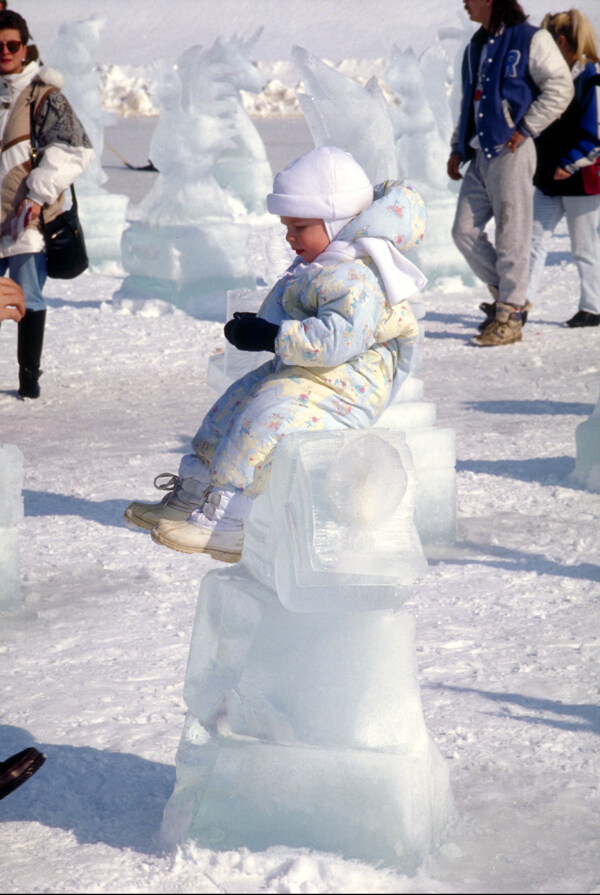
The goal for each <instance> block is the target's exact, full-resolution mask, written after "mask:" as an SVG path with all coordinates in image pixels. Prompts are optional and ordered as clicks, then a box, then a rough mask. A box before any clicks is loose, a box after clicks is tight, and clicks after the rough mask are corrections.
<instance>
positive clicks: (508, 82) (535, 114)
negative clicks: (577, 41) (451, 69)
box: [452, 22, 573, 161]
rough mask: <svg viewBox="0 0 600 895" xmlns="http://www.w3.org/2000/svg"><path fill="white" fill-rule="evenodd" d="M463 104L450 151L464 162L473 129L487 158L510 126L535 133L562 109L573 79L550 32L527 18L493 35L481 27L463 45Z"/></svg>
mask: <svg viewBox="0 0 600 895" xmlns="http://www.w3.org/2000/svg"><path fill="white" fill-rule="evenodd" d="M484 48H485V51H486V56H485V58H484V60H483V69H482V76H483V81H482V88H483V89H482V95H481V97H480V101H479V109H478V120H477V122H476V121H475V120H474V105H473V101H474V98H475V90H476V88H477V80H478V71H479V63H480V59H481V55H482V52H483V50H484ZM462 84H463V91H462V103H461V110H460V118H459V122H458V126H457V128H456V131H455V133H454V135H453V139H452V150H453V152H458V153H460V155H461V156H462V158H463V159H464V160H465V161H466V160H467V159H470V158H472V157H473V155H474V150H473V148H472V147H471V146H470V145H469V143H470V141H471V139H472V138H473V136H474V135H475V133H476V132H477V135H478V137H479V142H480V146H481V149H482V151H483V153H484V154H485V156H486V157H487V158H495V157H496V156H498V155H499V154H500V153H501V152H502V150H503V149H504V148H505V146H506V143H507V141H508V140H509V138H510V137H511V135H512V134H513V133H514V131H515V130H518V131H520V132H521V133H522V134H524V135H525V136H530V137H536V136H537V135H538V134H539V133H541V131H542V130H544V129H545V128H546V127H548V125H550V124H551V123H552V122H553V121H554V120H555V119H556V118H558V117H559V115H560V114H561V113H562V112H563V111H564V110H565V109H566V107H567V106H568V104H569V102H570V100H571V98H572V96H573V84H572V78H571V74H570V72H569V68H568V66H567V64H566V62H565V60H564V59H563V57H562V55H561V53H560V50H559V49H558V47H557V46H556V44H555V43H554V40H553V38H552V37H551V35H550V34H549V33H548V32H547V31H545V30H543V29H540V28H536V27H534V26H533V25H529V24H527V23H526V22H524V23H522V24H520V25H513V26H511V27H504V28H502V29H501V30H500V32H498V33H497V34H495V35H492V34H490V33H489V32H488V31H486V30H485V29H484V28H480V29H479V30H478V31H477V32H476V33H475V34H474V36H473V38H472V39H471V41H470V43H469V45H468V46H467V48H466V50H465V53H464V56H463V64H462Z"/></svg>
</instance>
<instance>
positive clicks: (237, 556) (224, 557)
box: [150, 530, 242, 563]
mask: <svg viewBox="0 0 600 895" xmlns="http://www.w3.org/2000/svg"><path fill="white" fill-rule="evenodd" d="M150 536H151V538H152V540H153V541H154V542H155V543H157V544H161V545H162V546H163V547H169V548H170V549H171V550H177V552H178V553H208V555H209V556H211V557H212V558H213V559H218V560H220V561H221V562H230V563H234V562H239V561H240V560H241V558H242V554H241V553H224V552H222V551H221V550H214V549H208V548H207V549H206V550H203V549H201V548H198V547H182V546H181V544H175V543H174V542H173V541H169V539H168V538H165V537H164V536H163V535H161V534H160V533H159V532H156V531H154V530H152V531H151V532H150Z"/></svg>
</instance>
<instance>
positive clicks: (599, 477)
mask: <svg viewBox="0 0 600 895" xmlns="http://www.w3.org/2000/svg"><path fill="white" fill-rule="evenodd" d="M575 447H576V458H575V469H574V470H573V472H572V473H571V480H572V481H573V482H575V483H576V484H578V485H582V486H583V487H584V488H587V490H588V491H600V395H599V396H598V400H597V402H596V406H595V407H594V409H593V411H592V414H591V416H590V417H589V419H587V420H584V421H583V422H582V423H579V425H578V426H577V428H576V429H575Z"/></svg>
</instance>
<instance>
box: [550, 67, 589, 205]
mask: <svg viewBox="0 0 600 895" xmlns="http://www.w3.org/2000/svg"><path fill="white" fill-rule="evenodd" d="M577 66H578V68H579V69H580V71H579V74H576V77H575V81H574V86H575V96H574V97H573V100H572V101H571V104H570V105H569V108H568V109H567V110H566V112H564V113H563V114H562V115H561V117H560V118H559V119H558V121H555V122H554V124H552V125H551V126H550V127H549V128H548V129H547V130H545V131H544V132H543V133H542V134H540V136H539V137H538V139H537V140H536V141H535V145H536V149H537V155H538V164H537V170H536V173H535V179H534V183H535V185H536V186H537V187H538V189H541V190H542V192H544V193H546V194H547V195H549V196H584V195H586V194H587V193H589V189H586V188H585V187H584V183H583V176H582V171H583V170H584V169H585V168H586V167H589V166H590V165H591V164H593V163H594V162H596V160H597V159H598V158H600V63H597V62H587V63H586V64H585V66H581V65H580V63H577ZM573 73H574V74H575V73H576V69H573ZM557 167H560V168H564V169H565V171H568V172H569V173H570V174H571V177H569V178H568V180H554V179H553V177H554V172H555V170H556V168H557Z"/></svg>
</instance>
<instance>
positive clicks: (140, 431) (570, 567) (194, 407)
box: [0, 0, 600, 893]
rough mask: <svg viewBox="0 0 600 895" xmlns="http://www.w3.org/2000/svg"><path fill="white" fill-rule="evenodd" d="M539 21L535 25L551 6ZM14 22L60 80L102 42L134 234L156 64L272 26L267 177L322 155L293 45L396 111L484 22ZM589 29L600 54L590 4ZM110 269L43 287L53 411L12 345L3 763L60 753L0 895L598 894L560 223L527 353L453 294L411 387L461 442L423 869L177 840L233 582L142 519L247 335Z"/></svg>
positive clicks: (154, 7) (112, 13)
mask: <svg viewBox="0 0 600 895" xmlns="http://www.w3.org/2000/svg"><path fill="white" fill-rule="evenodd" d="M12 5H13V4H11V6H12ZM524 5H525V7H526V9H527V11H528V12H530V13H531V18H532V21H534V22H538V21H539V20H540V19H541V17H542V15H543V13H544V12H546V11H547V7H546V6H545V4H543V3H541V2H539V0H535V2H534V0H531V2H529V3H525V4H524ZM14 6H15V7H16V8H18V10H19V11H20V12H22V14H23V15H24V16H25V17H26V18H27V20H28V22H29V24H30V27H31V30H32V32H33V35H34V37H35V38H36V41H37V43H38V45H39V46H40V49H41V51H42V56H44V55H47V56H48V58H50V57H51V51H52V47H53V46H55V42H56V40H57V37H58V34H59V28H60V25H61V23H63V22H70V23H72V22H74V21H76V20H80V19H85V18H87V17H88V16H96V15H100V16H102V17H103V18H104V19H105V20H106V22H105V24H104V27H103V28H102V29H101V31H100V36H99V55H100V56H101V61H100V62H99V65H98V68H97V70H96V76H97V78H98V80H99V82H100V84H101V87H100V89H101V95H102V102H103V106H104V109H105V112H106V114H107V116H109V117H107V124H108V126H107V127H106V130H105V133H104V147H103V151H102V154H101V163H102V169H103V172H104V175H105V176H106V181H105V182H104V184H103V187H102V188H103V189H105V190H107V191H108V192H110V194H111V195H112V196H114V197H123V196H127V197H128V202H129V204H128V206H127V219H128V221H129V222H132V223H133V222H136V221H139V220H140V217H141V214H142V212H143V205H141V203H142V201H143V199H144V198H145V197H146V196H147V195H148V194H149V192H150V191H151V188H152V186H153V184H154V183H155V181H156V176H157V175H156V174H155V173H154V172H151V171H144V170H135V169H134V167H140V168H141V167H142V166H143V165H144V164H145V163H146V162H147V160H148V157H149V154H150V146H151V140H152V135H153V133H154V131H155V128H156V126H157V122H158V119H157V116H156V111H157V110H156V108H155V107H154V106H153V100H152V97H151V92H150V89H149V84H150V81H151V79H152V77H153V73H155V71H156V67H155V64H156V62H157V60H158V59H160V58H161V57H167V59H169V60H170V61H171V62H173V61H175V60H176V59H177V58H178V57H179V56H180V55H181V53H183V52H184V51H185V50H186V49H187V47H188V46H191V45H192V44H195V43H198V44H202V45H205V46H210V45H211V44H212V43H213V42H214V41H215V40H216V39H217V38H218V37H219V36H225V37H227V36H231V35H233V34H234V33H235V34H237V35H239V36H241V37H243V38H250V37H251V36H252V35H253V34H255V32H256V31H257V29H259V28H263V30H262V32H261V33H260V36H259V37H258V38H257V43H256V47H255V53H256V57H257V60H258V62H259V68H260V69H261V70H262V73H263V76H264V80H265V83H266V87H265V88H263V90H262V91H261V92H259V93H256V94H249V95H248V96H244V97H243V99H244V106H245V108H246V110H247V111H249V112H250V114H251V115H252V116H253V120H254V122H255V124H256V127H257V129H258V132H259V133H260V135H261V137H262V138H263V140H264V143H265V147H266V152H267V157H268V159H269V162H270V164H271V168H272V170H273V172H274V173H275V172H276V171H278V170H280V169H281V168H282V167H283V166H284V165H285V164H287V163H288V162H289V161H291V160H293V159H294V158H296V157H297V156H299V155H300V154H302V153H303V152H304V151H306V150H307V149H309V148H310V147H311V145H312V141H311V136H310V132H309V130H308V127H307V125H306V123H305V122H304V120H303V118H302V116H301V113H300V105H299V104H298V101H297V94H296V88H297V86H298V81H299V80H300V78H299V74H298V72H297V71H296V70H295V68H294V66H293V63H292V61H291V60H292V53H291V48H292V46H301V47H304V48H306V50H307V51H308V52H310V53H311V54H314V56H316V57H319V58H321V59H323V60H329V61H330V62H331V63H332V65H333V66H334V67H335V68H336V70H337V71H340V72H342V73H344V74H347V75H349V76H350V77H352V78H353V79H355V80H356V81H357V83H360V84H365V83H366V82H367V81H368V80H369V78H371V77H372V76H375V77H376V78H377V79H378V82H379V84H380V86H381V88H382V90H383V92H384V94H385V95H386V96H387V97H388V99H389V100H390V101H391V102H392V103H393V102H394V100H393V96H392V93H393V94H394V95H396V94H395V91H393V90H391V88H390V92H389V93H388V91H387V87H389V86H390V85H388V84H387V82H386V76H388V74H389V72H388V69H387V61H388V59H389V58H390V57H391V56H392V53H393V48H394V44H398V45H400V46H401V48H402V49H407V48H409V47H412V48H413V49H414V51H415V53H417V54H420V53H422V52H423V51H424V50H425V49H427V48H428V47H429V46H430V45H431V44H432V43H433V42H434V41H435V38H436V36H437V35H438V32H439V30H440V29H444V28H445V29H452V28H456V29H458V30H460V29H464V27H465V22H464V16H463V15H462V7H461V4H460V3H456V4H454V3H453V4H445V5H444V7H443V9H441V10H440V9H439V4H437V3H434V2H430V0H420V2H416V0H405V2H404V3H402V4H395V5H392V6H390V4H388V3H387V2H384V0H373V2H372V3H370V4H369V7H368V9H369V16H368V17H366V16H365V15H364V14H361V16H360V19H359V18H358V17H357V16H352V15H349V14H348V6H349V4H346V3H343V2H342V0H306V2H305V3H303V4H301V5H300V7H298V5H297V4H292V3H291V2H288V0H258V2H253V3H252V4H250V3H249V2H246V0H244V2H239V0H238V2H236V0H220V2H219V3H218V4H217V3H216V2H214V0H180V2H178V4H177V5H176V14H175V15H173V14H172V10H173V8H172V7H171V8H170V9H169V10H166V6H165V4H164V2H162V0H146V2H143V3H142V2H137V0H135V2H133V3H128V4H123V3H122V2H121V0H104V2H103V3H102V4H98V3H96V2H95V0H84V2H82V0H56V2H55V3H53V4H43V5H40V4H39V3H37V2H35V0H22V2H19V3H18V4H17V3H16V2H15V4H14ZM579 8H581V9H583V10H584V11H586V12H587V13H588V14H589V15H590V17H591V19H592V21H593V22H594V24H595V25H596V27H597V29H598V32H599V33H600V12H599V11H598V10H597V3H596V2H595V0H585V2H581V3H580V4H579ZM363 12H364V11H363ZM452 45H453V44H452V41H450V43H449V44H448V46H449V47H452ZM456 45H457V44H456V41H454V47H456ZM53 64H54V65H56V64H57V61H56V60H55V59H53ZM386 85H387V86H386ZM395 86H396V89H397V87H398V85H397V84H396V85H395ZM451 86H452V85H451V84H450V83H449V84H448V89H449V91H450V89H451ZM278 91H279V93H278ZM250 96H252V99H250V98H249V97H250ZM115 150H116V151H117V152H115ZM117 153H120V155H121V156H123V158H124V159H126V160H127V161H128V162H131V163H132V165H133V166H134V167H133V168H127V167H126V166H125V165H124V164H123V160H122V159H121V158H119V156H118V155H117ZM95 184H96V186H97V188H98V189H100V184H98V178H96V181H95ZM115 201H117V200H116V199H115ZM118 201H119V202H120V199H119V200H118ZM140 208H142V211H140ZM275 255H276V257H277V258H278V257H279V253H277V252H276V253H275ZM254 260H255V261H257V260H258V261H260V260H261V258H260V257H259V258H258V259H254ZM262 260H263V262H264V264H265V268H267V267H268V268H269V272H271V265H267V263H266V259H262ZM99 268H100V266H98V268H95V269H92V271H90V272H86V273H85V274H84V275H82V276H81V277H79V278H78V279H76V280H74V281H49V282H48V284H47V286H46V289H45V293H46V295H47V297H48V304H49V313H48V324H47V333H46V339H45V350H44V357H43V369H44V375H43V377H42V379H41V389H42V394H41V397H40V398H39V399H38V400H36V401H24V402H23V401H18V400H17V398H16V377H17V366H16V327H15V326H14V324H12V323H10V322H7V323H3V324H2V327H1V329H0V349H1V350H0V419H1V424H0V447H1V446H2V445H5V446H6V445H14V446H16V447H17V448H18V449H19V451H20V452H21V453H22V455H23V463H24V485H23V498H24V511H25V515H24V519H23V521H22V522H21V523H20V524H19V526H18V532H19V539H18V548H19V550H18V552H19V556H20V591H21V595H20V596H21V601H22V608H19V610H18V611H16V610H14V609H12V610H11V611H7V612H5V613H4V614H2V615H0V656H1V660H0V680H1V683H2V689H3V694H4V698H3V706H2V708H3V711H2V720H1V722H0V744H1V751H0V761H1V760H3V758H5V757H7V756H8V755H10V754H12V753H14V752H16V751H18V750H20V749H23V748H25V747H26V746H27V745H30V744H36V745H37V746H38V748H40V749H42V751H43V752H44V753H45V754H46V755H47V761H46V763H45V765H44V766H43V767H42V768H41V769H40V770H39V771H38V773H37V774H36V775H35V776H34V777H33V778H32V779H31V780H30V781H29V782H27V783H26V784H25V785H24V786H23V787H21V788H20V789H18V790H17V791H16V792H14V793H13V794H11V795H10V796H9V797H8V798H6V799H4V800H2V801H1V802H0V851H1V853H2V863H1V866H0V887H1V888H2V890H3V891H6V892H88V891H90V892H91V891H94V892H107V893H108V892H232V893H233V892H348V893H350V892H419V893H431V892H468V893H470V892H472V893H476V892H587V893H600V848H599V843H600V812H599V810H598V809H599V795H600V794H599V786H600V784H599V777H598V762H599V752H600V684H599V682H598V671H597V669H598V659H599V658H600V656H599V653H600V637H599V634H598V622H597V613H598V599H599V597H600V546H599V545H600V539H599V537H598V531H599V527H598V523H599V520H600V495H599V493H598V490H597V488H596V487H595V480H589V481H587V482H583V483H582V482H581V479H578V477H577V475H574V472H575V471H576V464H575V461H576V451H577V446H576V431H577V429H578V427H580V426H581V425H582V424H585V423H586V422H587V423H588V426H589V421H590V419H591V420H592V421H597V419H598V410H597V409H596V412H595V414H594V416H592V413H593V411H594V408H595V407H596V408H597V404H598V399H599V397H600V394H599V393H600V352H599V350H598V347H599V346H598V338H599V336H600V331H598V330H597V329H593V328H590V329H582V330H570V329H566V328H564V326H563V325H562V324H563V322H564V321H565V320H566V319H567V318H568V317H570V316H571V315H572V314H573V313H574V311H575V310H576V306H577V296H578V283H577V274H576V270H575V267H574V265H573V264H572V261H571V258H570V254H569V240H568V236H567V234H566V229H565V228H564V227H561V228H559V229H558V230H557V232H556V234H555V236H554V238H553V243H552V250H551V253H550V255H549V260H548V267H547V269H546V271H545V274H544V278H543V284H542V286H543V288H542V292H541V294H540V295H539V297H538V300H537V302H536V303H535V305H534V308H533V310H532V312H531V313H530V317H529V320H528V322H527V325H526V327H525V330H524V336H523V341H522V342H521V343H517V344H514V345H510V346H506V347H503V348H498V349H492V350H481V349H477V348H475V347H473V346H472V345H471V344H470V338H471V336H472V335H473V334H474V332H475V331H476V326H477V324H478V323H479V321H480V320H481V313H480V312H479V311H478V310H477V306H478V304H479V303H480V302H481V301H482V300H486V299H487V293H486V290H485V288H484V287H483V285H482V284H480V283H473V282H472V281H469V280H468V278H461V276H460V275H459V274H458V273H457V272H455V271H454V270H450V271H448V275H447V276H445V277H444V276H443V275H441V274H440V273H439V272H436V276H435V277H433V278H432V279H431V281H430V284H429V286H428V287H426V290H425V292H424V293H423V295H422V300H423V303H424V307H425V312H426V314H425V318H424V320H423V326H424V330H425V339H424V343H423V358H422V365H421V369H420V372H419V375H420V377H421V379H422V380H423V382H424V397H425V399H426V400H427V401H430V402H434V403H435V405H436V408H437V425H438V426H440V427H448V428H452V429H454V430H455V433H456V454H457V463H456V471H457V527H458V538H457V542H456V544H454V545H446V546H443V547H439V548H438V549H437V550H433V549H429V550H428V551H427V555H428V559H429V567H428V569H427V571H426V573H425V575H424V576H423V577H422V578H421V579H420V580H419V581H418V582H417V583H416V584H415V585H414V586H413V588H412V594H411V596H410V597H409V598H408V600H407V602H406V603H405V604H404V607H403V608H404V610H406V611H407V612H409V613H410V614H411V616H412V617H413V618H414V620H415V623H416V633H415V643H416V653H417V661H418V681H419V685H420V690H421V701H422V705H423V712H424V715H425V723H426V727H427V731H428V732H429V734H430V735H431V736H432V737H433V740H434V742H435V743H436V745H437V748H438V749H439V751H440V754H441V756H442V758H443V759H444V761H445V762H446V764H447V766H448V770H449V775H450V783H451V787H452V792H453V796H454V802H455V807H456V812H457V819H456V822H455V823H454V824H453V825H452V827H451V828H450V829H449V830H448V832H447V836H446V839H445V841H444V843H443V844H442V845H441V846H440V847H439V848H438V849H437V850H436V851H434V852H432V853H431V854H430V855H428V856H427V857H426V859H425V860H424V861H423V863H422V865H420V866H419V867H418V869H417V870H416V872H415V873H414V874H411V875H405V874H403V873H402V872H400V871H399V870H398V868H397V867H395V866H393V864H389V865H387V864H385V863H383V862H374V863H372V864H370V863H366V862H360V861H357V860H348V859H344V858H342V857H341V856H340V855H337V854H329V853H326V852H319V851H312V850H308V849H293V848H288V847H284V846H281V845H279V844H278V843H277V842H276V841H274V842H273V845H272V846H271V847H270V848H268V849H267V850H266V851H256V852H254V851H250V850H248V849H245V848H240V849H234V850H228V851H211V850H209V849H206V848H201V847H199V846H198V845H197V844H195V843H194V842H192V841H190V842H187V843H185V844H183V845H177V846H175V847H173V848H172V849H165V847H164V844H162V843H161V840H160V837H159V831H160V828H161V822H162V816H163V810H164V808H165V805H166V804H167V801H168V799H169V797H170V796H171V794H172V791H173V784H174V779H175V753H176V750H177V746H178V743H179V740H180V738H181V734H182V730H183V725H184V718H185V713H186V706H185V703H184V699H183V683H184V678H185V673H186V666H187V662H188V656H189V651H190V643H191V637H192V627H193V622H194V616H195V612H196V604H197V600H198V593H199V590H200V585H201V583H202V580H203V578H204V576H205V575H206V573H207V572H208V571H209V570H214V569H219V568H223V566H222V564H219V563H217V562H216V561H214V560H212V559H210V558H209V557H206V556H199V555H195V556H194V555H192V556H186V555H184V554H179V553H175V552H172V551H170V550H168V549H166V548H162V547H160V546H158V545H156V544H154V543H153V542H152V541H151V539H150V537H149V536H148V534H147V533H145V532H142V531H131V530H129V529H127V528H126V527H125V526H124V524H123V511H124V509H125V507H126V506H127V504H128V503H129V502H130V501H131V500H132V499H148V500H151V499H154V498H155V496H156V495H157V494H159V493H158V492H155V491H154V489H153V487H152V481H153V478H154V476H155V475H156V474H158V473H160V472H163V471H172V472H176V471H177V466H178V463H179V459H180V456H181V454H182V453H184V452H186V451H187V450H188V448H189V439H190V437H191V435H192V434H193V433H194V432H195V430H196V428H197V425H198V422H199V421H200V419H201V418H202V416H203V414H204V413H205V412H206V410H207V409H208V408H209V407H210V405H211V403H212V402H213V400H214V398H215V397H216V395H215V392H214V391H213V389H212V388H211V387H210V385H209V383H208V382H207V376H208V370H209V359H210V358H213V359H214V358H215V357H217V356H219V355H220V354H221V353H222V352H223V350H224V348H225V340H224V337H223V333H222V323H221V322H218V321H213V320H207V319H202V318H201V317H199V316H197V315H194V316H192V315H189V314H186V313H185V312H184V311H183V310H181V309H180V308H178V307H176V306H175V305H174V304H173V303H171V302H166V301H162V300H160V299H159V298H156V297H154V296H150V297H147V298H146V299H143V298H137V299H127V298H123V297H118V293H120V291H121V290H122V285H123V282H124V279H125V277H126V272H125V270H124V269H123V268H121V267H119V265H117V264H113V265H112V266H111V268H110V269H108V270H105V269H102V272H99ZM1 456H2V454H0V458H1ZM586 484H587V487H586ZM159 496H160V495H159ZM0 509H1V508H0ZM0 522H1V519H0ZM315 810H316V811H317V810H318V806H315Z"/></svg>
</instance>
